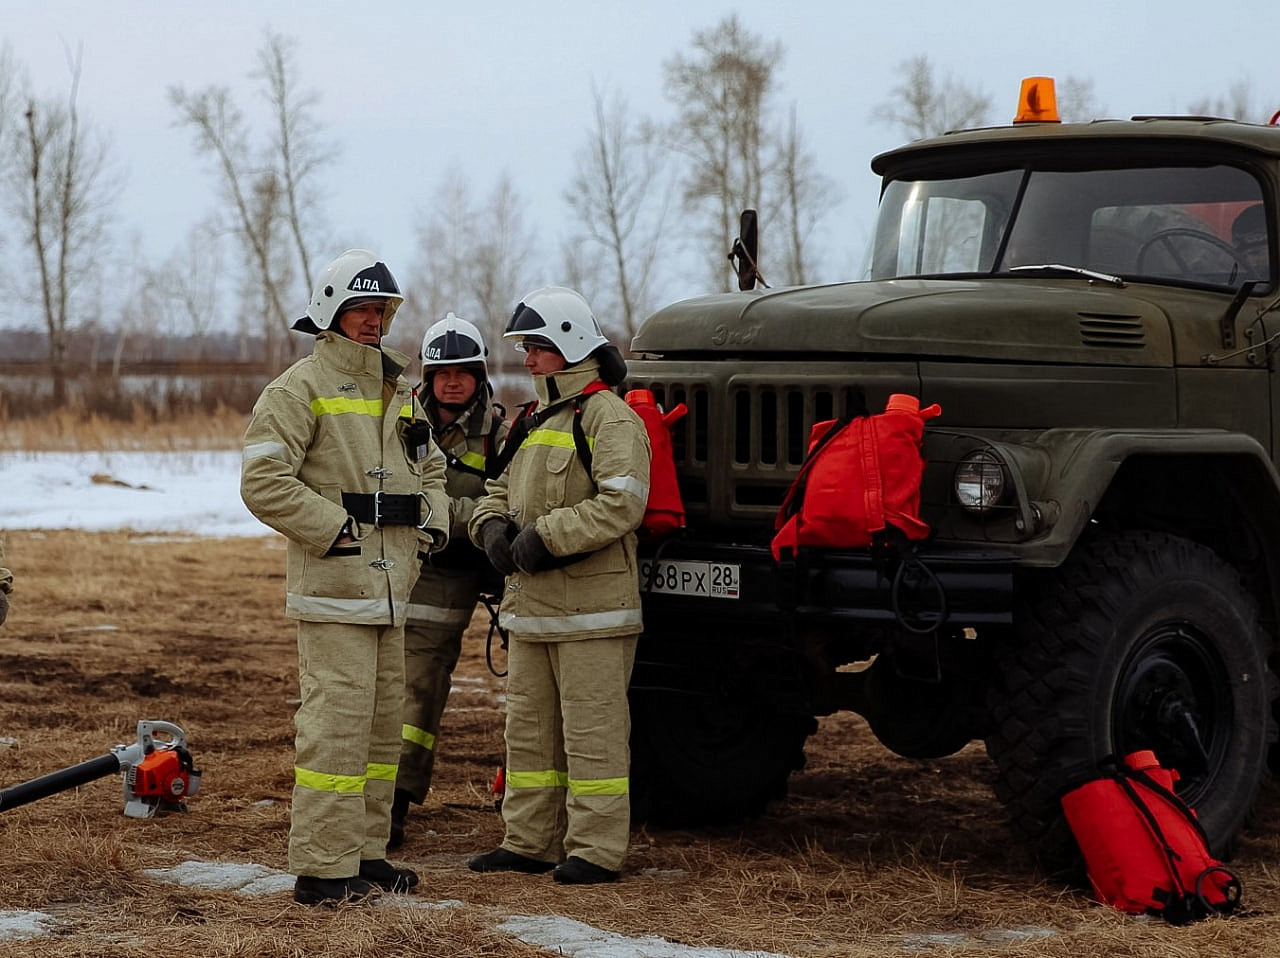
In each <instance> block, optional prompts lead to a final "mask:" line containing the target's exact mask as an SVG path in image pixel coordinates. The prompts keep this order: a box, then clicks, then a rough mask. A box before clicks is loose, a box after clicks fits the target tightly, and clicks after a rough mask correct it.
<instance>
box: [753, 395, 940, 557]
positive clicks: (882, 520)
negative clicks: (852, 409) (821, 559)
mask: <svg viewBox="0 0 1280 958" xmlns="http://www.w3.org/2000/svg"><path fill="white" fill-rule="evenodd" d="M941 412H942V409H941V407H939V406H938V405H937V404H936V403H935V404H934V405H932V406H927V407H925V408H924V409H921V408H920V403H919V400H917V399H916V397H915V396H908V395H905V394H902V393H895V394H894V395H892V396H890V397H889V401H888V403H887V404H886V406H885V411H884V412H882V413H880V414H878V415H875V416H860V417H858V418H856V419H851V420H839V419H828V420H826V421H825V422H820V423H815V424H814V426H813V429H812V430H810V432H809V451H808V454H807V455H806V457H805V463H804V465H803V466H802V467H801V469H800V474H799V475H798V476H796V479H795V481H794V482H793V483H792V484H791V488H790V489H788V490H787V495H786V498H785V499H784V500H783V502H782V505H781V506H780V507H779V509H778V515H777V517H776V518H775V520H774V530H775V533H776V534H775V535H774V537H773V543H772V547H773V557H774V559H775V560H779V561H781V559H782V557H783V552H784V550H787V551H788V552H789V553H790V554H792V555H794V554H795V551H796V549H797V548H799V547H800V546H814V547H818V548H835V549H850V548H865V547H867V546H870V545H871V544H872V541H873V540H874V537H875V535H876V533H879V532H882V531H884V529H885V527H886V526H893V527H894V528H896V529H898V530H899V531H901V532H902V533H903V534H904V535H905V536H906V537H907V539H910V540H919V539H923V538H925V537H926V536H927V535H928V534H929V531H930V530H929V525H928V523H926V522H925V521H924V520H923V519H921V518H920V480H921V478H922V476H923V475H924V465H925V463H924V458H923V457H922V456H921V454H920V443H921V440H922V439H923V438H924V424H925V421H926V420H929V419H932V418H934V417H935V416H937V415H939V414H940V413H941Z"/></svg>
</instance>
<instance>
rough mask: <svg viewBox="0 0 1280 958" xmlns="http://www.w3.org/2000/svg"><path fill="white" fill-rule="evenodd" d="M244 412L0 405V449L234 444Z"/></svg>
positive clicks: (229, 446)
mask: <svg viewBox="0 0 1280 958" xmlns="http://www.w3.org/2000/svg"><path fill="white" fill-rule="evenodd" d="M246 422H247V417H246V415H245V414H244V413H243V412H239V411H237V410H234V409H231V408H229V407H226V406H221V405H219V406H215V407H213V408H211V409H209V410H208V411H202V412H200V413H192V412H189V411H184V412H177V413H173V414H171V415H156V414H153V413H151V412H149V411H148V410H146V409H144V408H143V407H141V406H136V405H135V406H134V407H133V410H132V415H131V417H130V418H129V419H113V418H108V417H106V416H103V415H99V414H98V413H95V412H93V411H92V410H86V409H81V408H78V407H75V406H64V407H61V408H54V409H50V410H49V411H48V412H45V413H42V414H40V415H37V416H30V417H24V418H15V417H12V416H6V415H5V414H4V411H3V410H0V451H22V450H31V451H49V452H54V451H57V452H98V451H109V450H126V449H134V450H161V451H184V450H191V449H238V448H239V447H240V440H241V437H242V435H243V434H244V427H245V424H246Z"/></svg>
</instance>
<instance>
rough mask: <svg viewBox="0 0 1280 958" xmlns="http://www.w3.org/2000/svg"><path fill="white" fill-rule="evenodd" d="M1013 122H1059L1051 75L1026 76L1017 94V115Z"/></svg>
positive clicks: (1060, 119)
mask: <svg viewBox="0 0 1280 958" xmlns="http://www.w3.org/2000/svg"><path fill="white" fill-rule="evenodd" d="M1013 122H1014V123H1061V122H1062V118H1061V117H1059V116H1058V96H1057V94H1056V93H1055V92H1054V89H1053V77H1026V78H1025V79H1024V80H1023V81H1022V91H1021V92H1020V93H1019V94H1018V115H1017V116H1015V117H1014V118H1013Z"/></svg>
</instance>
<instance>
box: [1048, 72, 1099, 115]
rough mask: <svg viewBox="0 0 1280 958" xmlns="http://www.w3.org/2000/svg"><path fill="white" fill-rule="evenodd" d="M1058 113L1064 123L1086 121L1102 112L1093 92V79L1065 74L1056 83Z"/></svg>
mask: <svg viewBox="0 0 1280 958" xmlns="http://www.w3.org/2000/svg"><path fill="white" fill-rule="evenodd" d="M1056 87H1057V96H1058V115H1059V116H1061V117H1062V120H1063V122H1065V123H1087V122H1088V121H1089V120H1096V119H1098V117H1099V116H1101V114H1102V113H1103V109H1104V108H1103V107H1101V106H1099V104H1098V99H1097V97H1096V96H1095V95H1094V92H1093V81H1092V80H1086V79H1084V78H1083V77H1077V76H1067V77H1063V78H1062V82H1061V83H1058V84H1056Z"/></svg>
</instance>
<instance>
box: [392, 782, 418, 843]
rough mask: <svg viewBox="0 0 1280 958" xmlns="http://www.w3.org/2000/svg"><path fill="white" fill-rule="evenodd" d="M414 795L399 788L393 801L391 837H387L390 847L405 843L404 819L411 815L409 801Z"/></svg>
mask: <svg viewBox="0 0 1280 958" xmlns="http://www.w3.org/2000/svg"><path fill="white" fill-rule="evenodd" d="M411 801H413V796H412V795H410V794H409V793H408V792H407V791H405V790H404V789H403V788H397V789H396V794H395V798H393V799H392V801H391V837H390V838H389V839H387V847H388V848H399V847H400V846H401V845H403V844H404V820H405V819H406V818H408V817H409V803H410V802H411Z"/></svg>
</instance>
